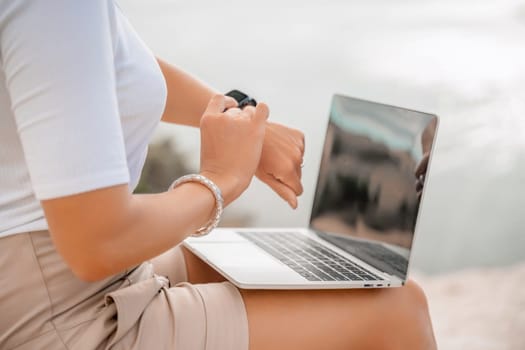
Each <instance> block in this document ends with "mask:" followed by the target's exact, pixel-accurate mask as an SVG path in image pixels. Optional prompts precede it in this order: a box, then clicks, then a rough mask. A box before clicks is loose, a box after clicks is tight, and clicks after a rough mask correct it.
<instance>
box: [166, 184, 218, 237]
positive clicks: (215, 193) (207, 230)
mask: <svg viewBox="0 0 525 350" xmlns="http://www.w3.org/2000/svg"><path fill="white" fill-rule="evenodd" d="M186 182H197V183H200V184H201V185H204V186H206V187H207V188H208V189H209V190H210V191H211V192H212V193H213V196H214V197H215V209H216V210H215V215H214V216H213V217H212V218H211V219H210V221H208V223H207V224H206V226H203V227H201V228H199V229H198V230H197V231H196V232H195V233H194V234H192V235H191V236H193V237H201V236H205V235H207V234H208V233H210V232H211V230H213V229H214V228H216V227H217V225H219V221H221V216H222V210H223V204H224V200H223V198H222V194H221V189H220V188H219V187H218V186H217V185H216V184H215V183H213V181H211V180H210V179H208V178H207V177H206V176H203V175H200V174H190V175H184V176H182V177H179V178H178V179H177V180H175V181H174V182H173V183H172V184H171V186H170V187H169V189H170V190H172V189H174V188H175V187H177V186H179V185H181V184H183V183H186Z"/></svg>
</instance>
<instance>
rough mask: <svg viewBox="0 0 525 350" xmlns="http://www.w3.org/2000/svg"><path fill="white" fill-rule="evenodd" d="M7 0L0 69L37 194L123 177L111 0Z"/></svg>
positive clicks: (52, 193) (65, 191)
mask: <svg viewBox="0 0 525 350" xmlns="http://www.w3.org/2000/svg"><path fill="white" fill-rule="evenodd" d="M8 3H13V4H15V5H13V6H12V8H11V9H10V10H9V13H7V14H6V12H4V14H3V15H4V16H3V17H1V18H0V45H1V46H0V47H1V63H2V70H3V73H4V75H5V81H6V86H7V90H8V93H9V96H10V100H11V108H12V111H13V115H14V118H15V121H16V125H17V129H18V133H19V137H20V140H21V143H22V147H23V151H24V156H25V161H26V164H27V167H28V170H29V174H30V177H31V182H32V185H33V189H34V192H35V195H36V197H37V198H38V199H40V200H43V199H51V198H56V197H62V196H67V195H72V194H77V193H81V192H86V191H90V190H94V189H98V188H103V187H108V186H112V185H117V184H124V183H127V182H129V171H128V167H127V164H126V152H125V147H124V140H123V136H122V127H121V124H120V123H121V122H120V117H119V110H118V101H117V93H116V82H115V79H116V78H115V75H116V74H115V68H114V54H113V47H114V45H113V42H114V40H116V39H114V38H113V37H112V32H113V30H112V18H111V17H112V6H113V5H112V2H111V1H107V0H77V1H75V0H32V1H29V0H13V1H8ZM4 4H5V2H4ZM110 5H111V6H110ZM0 7H1V6H0Z"/></svg>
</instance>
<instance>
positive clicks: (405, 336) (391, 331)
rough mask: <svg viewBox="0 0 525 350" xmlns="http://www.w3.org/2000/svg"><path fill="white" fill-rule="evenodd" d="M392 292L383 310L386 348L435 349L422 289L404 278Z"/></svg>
mask: <svg viewBox="0 0 525 350" xmlns="http://www.w3.org/2000/svg"><path fill="white" fill-rule="evenodd" d="M393 292H394V293H392V294H391V295H390V297H391V298H392V300H390V301H389V304H391V306H392V307H391V308H389V309H388V311H387V315H386V317H385V318H384V320H385V324H384V327H383V329H384V332H385V335H386V337H385V341H387V342H388V343H389V346H388V348H391V349H422V350H423V349H436V344H435V339H434V333H433V330H432V323H431V320H430V313H429V309H428V302H427V298H426V295H425V293H424V291H423V289H422V288H421V287H420V286H419V285H418V284H417V283H415V282H414V281H408V282H407V283H406V284H405V286H403V287H402V288H399V289H396V290H395V291H393ZM389 340H390V341H389Z"/></svg>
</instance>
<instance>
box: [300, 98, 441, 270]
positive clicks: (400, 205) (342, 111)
mask: <svg viewBox="0 0 525 350" xmlns="http://www.w3.org/2000/svg"><path fill="white" fill-rule="evenodd" d="M436 128H437V117H436V116H434V115H430V114H426V113H421V112H416V111H411V110H407V109H402V108H398V107H392V106H387V105H383V104H378V103H373V102H368V101H363V100H359V99H355V98H350V97H345V96H340V95H335V96H334V98H333V100H332V107H331V111H330V119H329V123H328V130H327V133H326V139H325V144H324V148H323V154H322V158H321V166H320V170H319V177H318V180H317V181H318V182H317V188H316V193H315V198H314V204H313V208H312V214H311V217H310V228H311V229H312V230H313V231H315V232H316V233H317V234H318V235H319V236H321V237H322V238H323V239H325V240H327V241H329V242H331V243H333V244H335V245H336V246H338V247H339V248H341V249H343V250H345V251H347V252H348V253H350V254H352V255H354V256H357V257H358V258H359V259H361V260H363V261H365V262H366V263H368V264H370V265H372V266H374V267H376V268H377V269H379V270H381V271H384V272H386V273H389V274H391V275H395V276H398V277H399V278H401V279H403V280H405V279H406V274H407V268H408V258H409V255H410V249H411V247H412V242H413V238H414V231H415V226H416V220H417V216H418V211H419V207H420V200H421V196H422V191H423V188H424V183H425V178H426V173H427V169H428V161H429V159H430V152H431V150H432V145H433V143H434V139H435V134H436Z"/></svg>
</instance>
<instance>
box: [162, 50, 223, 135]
mask: <svg viewBox="0 0 525 350" xmlns="http://www.w3.org/2000/svg"><path fill="white" fill-rule="evenodd" d="M157 62H158V63H159V66H160V69H161V71H162V74H163V75H164V79H165V80H166V86H167V89H168V97H167V100H166V107H165V108H164V113H163V114H162V121H164V122H168V123H175V124H181V125H188V126H195V127H198V126H199V122H200V118H201V116H202V114H203V113H204V110H205V109H206V106H207V104H208V102H209V101H210V99H211V97H212V96H213V95H215V94H217V92H216V91H215V90H213V89H212V88H210V87H209V86H207V85H206V84H204V83H203V82H201V81H200V80H198V79H196V78H194V77H192V76H191V75H190V74H188V73H186V72H184V71H183V70H181V69H179V68H177V67H176V66H174V65H172V64H169V63H167V62H166V61H163V60H162V59H160V58H157Z"/></svg>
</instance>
